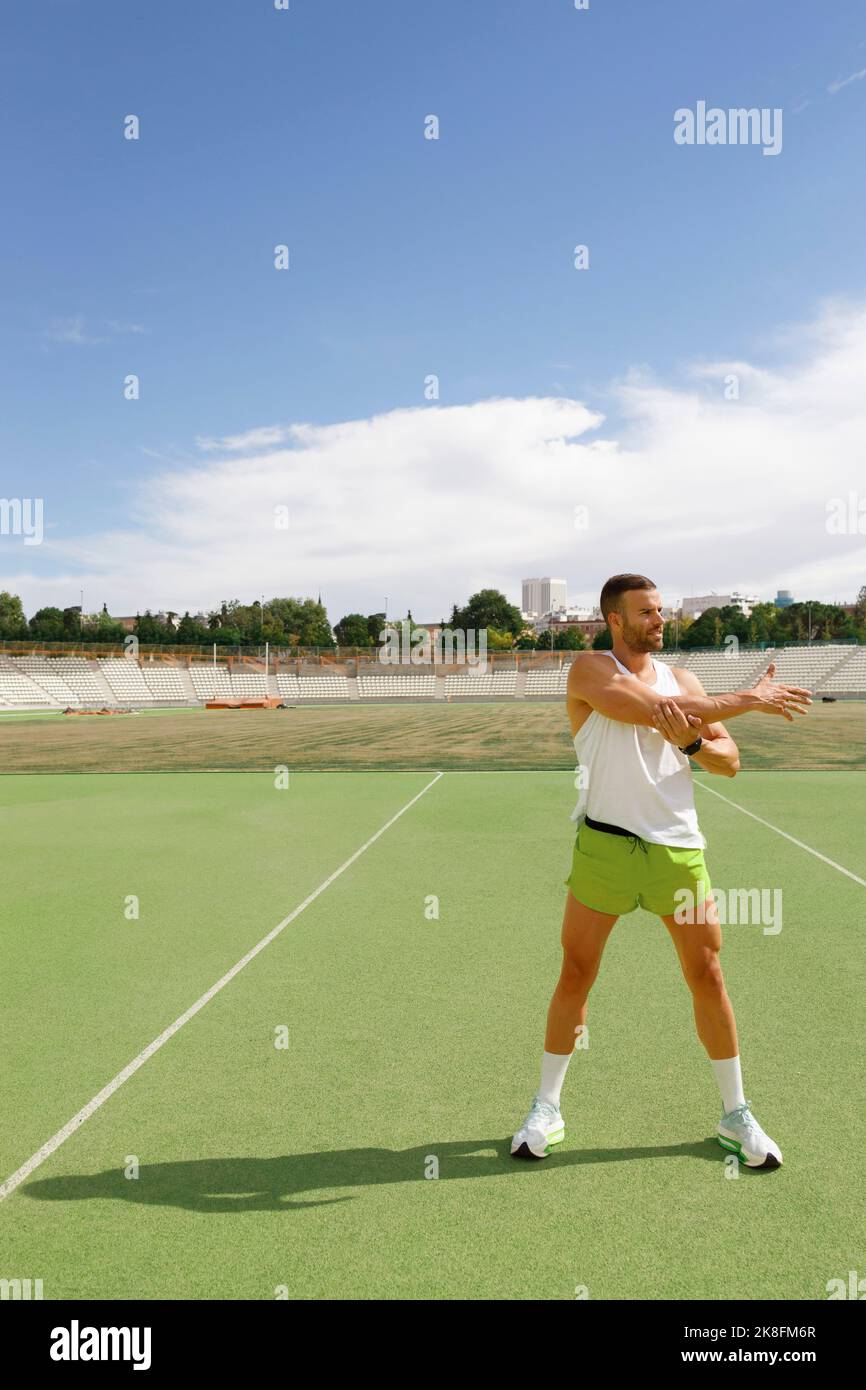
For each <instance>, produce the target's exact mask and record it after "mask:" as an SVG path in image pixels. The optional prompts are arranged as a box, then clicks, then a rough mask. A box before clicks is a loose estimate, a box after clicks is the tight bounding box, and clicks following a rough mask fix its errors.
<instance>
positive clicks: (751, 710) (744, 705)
mask: <svg viewBox="0 0 866 1390" xmlns="http://www.w3.org/2000/svg"><path fill="white" fill-rule="evenodd" d="M775 670H776V667H775V664H774V663H773V662H770V665H769V666H768V667H767V670H766V672H765V673H764V675H763V676H761V678H760V680H759V681H757V682H756V683H755V685H753V686H752V687H751V688H750V689H748V690H734V691H730V692H728V693H726V694H724V695H707V694H706V692H704V694H702V695H698V694H694V693H688V694H685V695H677V697H676V704H677V706H678V708H679V709H681V710H682V712H683V714H685V715H686V716H689V715H695V716H697V718H698V719H699V720H700V725H695V730H696V733H700V732H701V728H702V727H703V726H707V727H708V726H709V725H711V724H713V723H714V722H717V721H718V720H720V719H733V718H734V717H735V716H736V715H740V714H780V715H782V717H783V718H784V719H788V720H793V718H794V715H795V714H805V713H806V711H807V709H808V707H809V705H810V704H811V703H812V697H811V694H810V692H809V691H808V690H802V689H801V688H800V687H799V686H796V685H784V684H782V683H781V682H779V681H774V680H773V676H774V674H775ZM665 698H666V697H665V696H664V695H661V694H657V693H656V691H655V690H654V689H653V687H652V686H651V685H645V684H644V682H643V681H640V680H635V679H634V677H632V676H626V675H624V674H623V672H622V671H619V670H618V669H617V667H616V666H614V664H613V662H612V661H611V660H610V658H609V657H606V656H605V655H604V654H603V653H602V652H580V653H578V655H577V656H576V657H575V658H574V660H573V661H572V663H571V670H570V671H569V673H568V692H567V700H568V701H569V703H570V702H572V701H574V702H575V703H576V704H582V705H589V707H590V708H591V709H595V710H598V712H599V714H603V715H605V716H606V718H608V719H615V720H617V721H618V722H619V723H621V724H643V725H646V726H647V727H648V728H655V727H656V724H655V719H654V717H653V716H654V714H655V710H656V707H657V706H658V705H659V704H661V703H662V702H663V701H664V700H665ZM667 698H668V699H670V697H667Z"/></svg>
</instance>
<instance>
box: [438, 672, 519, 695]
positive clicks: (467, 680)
mask: <svg viewBox="0 0 866 1390" xmlns="http://www.w3.org/2000/svg"><path fill="white" fill-rule="evenodd" d="M516 687H517V671H516V670H510V671H488V672H487V673H485V674H482V673H480V672H476V671H472V672H468V673H467V674H465V675H459V676H454V675H451V676H446V677H445V698H446V699H448V698H451V699H455V698H457V699H459V698H460V697H461V696H462V697H464V698H467V697H468V698H471V699H476V700H477V699H478V698H479V697H481V696H484V697H485V698H487V699H490V698H491V697H493V698H496V699H503V698H506V699H507V698H508V696H512V697H513V696H514V694H515V690H516Z"/></svg>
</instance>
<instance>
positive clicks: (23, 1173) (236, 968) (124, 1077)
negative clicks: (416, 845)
mask: <svg viewBox="0 0 866 1390" xmlns="http://www.w3.org/2000/svg"><path fill="white" fill-rule="evenodd" d="M441 776H442V773H441V772H437V773H436V776H435V777H434V778H433V780H432V782H428V783H427V785H426V787H423V788H422V789H421V791H420V792H418V795H417V796H413V797H412V800H411V801H407V802H406V805H405V806H403V807H401V809H400V810H399V811H398V812H397V814H396V815H395V816H392V817H391V819H390V820H389V821H386V822H385V824H384V825H383V826H382V827H381V829H379V830H377V831H376V833H375V835H371V836H370V838H369V840H367V842H366V843H365V844H363V845H362V846H361V848H360V849H356V850H355V853H354V854H353V855H350V857H349V858H348V859H347V860H346V862H345V863H344V864H341V865H340V867H339V869H335V870H334V872H333V873H332V874H331V875H330V876H329V877H328V878H326V879H325V881H324V883H320V884H319V886H318V888H316V889H315V890H314V891H313V892H312V893H311V894H310V896H309V897H308V898H305V899H304V901H303V902H302V903H301V905H300V907H296V908H295V910H294V911H293V912H290V913H289V915H288V917H284V918H283V920H282V922H278V923H277V925H276V926H275V927H274V928H273V930H272V931H269V932H268V934H267V936H263V937H262V939H261V941H260V942H259V943H258V944H257V945H256V946H253V948H252V950H251V951H247V953H246V955H245V956H242V957H241V959H240V960H239V961H238V962H237V964H236V965H233V966H232V968H231V970H228V971H227V972H226V974H225V975H223V977H222V979H220V980H217V982H216V984H215V985H211V987H210V989H209V990H208V991H207V993H206V994H203V995H202V996H201V998H200V999H197V1000H196V1002H195V1003H194V1004H193V1005H191V1006H190V1008H188V1009H187V1011H186V1013H183V1014H181V1016H180V1018H176V1019H175V1021H174V1023H172V1024H171V1025H170V1026H169V1027H168V1028H166V1029H165V1031H164V1032H162V1033H160V1035H159V1037H158V1038H154V1040H153V1042H151V1043H148V1045H147V1047H146V1048H145V1049H144V1051H143V1052H140V1053H139V1054H138V1056H137V1057H136V1058H134V1060H133V1061H131V1062H130V1063H128V1065H127V1066H125V1067H124V1068H123V1071H119V1072H118V1073H117V1075H116V1076H115V1077H114V1079H113V1080H111V1081H109V1083H108V1085H107V1086H103V1088H102V1090H101V1091H99V1092H98V1093H97V1095H95V1096H94V1097H93V1099H92V1100H89V1101H88V1102H87V1104H86V1105H85V1106H83V1108H82V1109H81V1110H79V1112H78V1114H77V1115H73V1116H72V1119H71V1120H68V1121H67V1123H66V1124H65V1125H64V1126H63V1128H62V1129H59V1130H58V1131H57V1133H56V1134H54V1135H52V1137H51V1138H50V1139H49V1140H47V1142H46V1143H44V1144H43V1145H42V1147H41V1149H37V1151H36V1153H35V1154H33V1155H32V1156H31V1157H30V1158H28V1160H27V1162H26V1163H22V1165H21V1167H20V1168H19V1169H18V1170H17V1172H15V1173H13V1174H12V1176H11V1177H8V1178H7V1179H6V1181H5V1182H4V1183H2V1184H0V1202H2V1201H3V1199H4V1198H5V1197H8V1196H9V1194H10V1193H11V1192H14V1191H15V1189H16V1187H18V1186H19V1185H20V1184H21V1183H22V1182H24V1181H25V1180H26V1179H27V1178H29V1177H30V1174H31V1173H32V1172H34V1171H35V1169H37V1168H38V1167H39V1166H40V1164H42V1163H44V1162H45V1160H46V1158H50V1157H51V1155H52V1154H53V1153H54V1152H55V1151H56V1150H57V1149H59V1148H60V1145H61V1144H63V1143H65V1142H66V1140H67V1139H68V1138H69V1136H70V1135H71V1134H74V1133H75V1131H76V1129H78V1128H79V1127H80V1126H81V1125H83V1124H84V1122H85V1120H89V1119H90V1116H91V1115H93V1114H94V1113H95V1112H96V1111H97V1110H98V1109H99V1107H100V1106H101V1105H104V1104H105V1102H106V1101H107V1100H109V1099H110V1098H111V1096H113V1095H114V1093H115V1091H117V1090H119V1089H120V1087H121V1086H122V1085H123V1083H124V1081H128V1080H129V1078H130V1077H131V1076H132V1075H133V1074H134V1073H135V1072H137V1071H138V1069H139V1067H143V1066H144V1064H145V1062H146V1061H147V1060H148V1058H149V1057H152V1056H153V1054H154V1053H155V1052H158V1051H159V1049H160V1048H161V1047H162V1046H163V1045H164V1044H165V1043H167V1042H168V1041H169V1039H170V1038H173V1037H174V1035H175V1033H177V1032H179V1030H180V1029H181V1028H182V1027H183V1025H184V1024H185V1023H189V1020H190V1019H191V1018H194V1017H195V1015H196V1014H197V1013H198V1012H199V1010H200V1009H203V1008H204V1006H205V1004H209V1003H210V1001H211V999H213V997H214V995H216V994H219V992H220V990H221V989H224V988H225V986H226V985H227V984H229V982H230V981H231V980H233V979H234V978H235V976H236V975H239V974H240V972H241V971H242V970H243V968H244V966H245V965H249V963H250V961H251V960H253V959H254V958H255V957H256V956H257V955H258V954H259V952H260V951H263V950H264V949H265V947H266V946H269V945H270V943H271V942H272V941H273V940H274V938H275V937H277V936H279V934H280V932H281V931H283V930H284V928H286V927H287V926H289V924H290V923H291V922H294V920H295V918H296V917H300V915H301V913H302V912H303V911H304V910H305V909H306V908H308V907H309V906H310V904H311V903H313V902H315V901H316V898H318V897H319V895H320V894H321V893H324V891H325V889H326V888H329V887H330V886H331V884H332V883H333V882H334V881H335V879H338V878H339V877H340V875H341V874H343V873H345V872H346V870H347V869H348V868H349V867H350V866H351V865H352V864H354V862H355V860H356V859H359V858H360V857H361V855H362V854H363V853H364V852H365V850H368V849H369V848H370V846H371V845H374V844H375V843H376V841H377V840H378V839H379V838H380V836H382V835H384V834H385V831H386V830H389V829H390V828H391V826H392V825H393V824H394V822H395V821H398V820H399V819H400V817H401V816H403V815H405V814H406V812H407V811H408V810H409V809H410V807H412V806H414V805H415V802H416V801H418V800H420V798H421V797H422V796H423V795H424V793H425V792H428V791H429V790H430V788H431V787H433V786H435V785H436V783H437V782H438V781H439V778H440V777H441Z"/></svg>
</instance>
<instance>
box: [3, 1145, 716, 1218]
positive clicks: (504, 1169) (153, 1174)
mask: <svg viewBox="0 0 866 1390" xmlns="http://www.w3.org/2000/svg"><path fill="white" fill-rule="evenodd" d="M724 1157H725V1155H724V1152H723V1151H722V1149H721V1148H720V1147H719V1145H718V1144H717V1143H716V1141H715V1140H713V1139H705V1140H702V1141H699V1142H696V1143H690V1144H662V1145H656V1146H645V1147H642V1148H637V1147H636V1148H623V1149H569V1150H566V1151H564V1152H563V1151H560V1152H558V1153H554V1154H551V1156H550V1157H549V1158H547V1159H545V1160H544V1161H543V1162H538V1161H533V1160H523V1159H514V1158H512V1157H511V1154H510V1140H508V1139H505V1140H503V1139H501V1138H496V1139H466V1140H456V1141H452V1142H449V1143H444V1144H436V1143H431V1144H423V1145H418V1146H417V1147H416V1148H411V1149H396V1150H395V1149H374V1148H366V1149H341V1150H336V1151H334V1152H325V1153H302V1154H286V1155H285V1156H283V1157H280V1158H200V1159H189V1160H186V1161H183V1162H180V1161H179V1162H176V1163H151V1164H148V1163H143V1164H142V1165H141V1170H140V1176H139V1177H138V1178H135V1179H133V1178H126V1177H124V1175H123V1171H122V1170H121V1169H109V1170H107V1171H105V1172H102V1173H86V1174H74V1173H71V1174H67V1175H66V1176H59V1177H55V1178H42V1179H41V1180H38V1181H35V1182H30V1183H28V1184H27V1186H26V1187H25V1188H24V1189H23V1193H24V1195H26V1196H28V1197H32V1198H35V1199H37V1200H39V1201H51V1202H81V1201H104V1200H106V1199H112V1198H113V1199H116V1200H119V1201H123V1202H139V1203H142V1204H144V1205H145V1206H147V1205H154V1206H168V1207H183V1208H184V1209H185V1210H187V1211H209V1212H227V1211H242V1212H243V1211H283V1210H286V1209H295V1210H298V1209H302V1208H304V1207H320V1206H330V1205H334V1204H335V1203H338V1202H350V1201H353V1200H354V1198H353V1197H351V1196H336V1197H324V1198H318V1199H315V1200H312V1201H304V1200H296V1199H297V1198H299V1197H300V1196H301V1194H302V1193H306V1192H326V1191H328V1190H329V1189H340V1190H344V1189H346V1188H364V1187H378V1186H381V1185H382V1184H386V1183H404V1182H418V1181H421V1182H423V1181H425V1172H426V1171H429V1168H430V1160H431V1158H435V1159H437V1160H438V1163H439V1180H440V1181H442V1180H445V1181H453V1180H454V1179H461V1180H462V1179H466V1178H495V1177H504V1176H506V1175H508V1176H511V1177H513V1178H515V1179H516V1180H519V1181H529V1182H531V1181H538V1180H541V1181H543V1180H544V1177H543V1175H544V1174H548V1175H550V1176H552V1175H555V1174H556V1173H558V1172H560V1171H561V1170H562V1169H563V1168H579V1167H582V1166H583V1165H584V1164H588V1163H624V1162H630V1161H632V1160H637V1161H645V1160H647V1159H653V1158H699V1159H703V1160H705V1161H708V1162H713V1163H721V1162H723V1161H724Z"/></svg>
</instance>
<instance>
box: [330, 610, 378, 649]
mask: <svg viewBox="0 0 866 1390" xmlns="http://www.w3.org/2000/svg"><path fill="white" fill-rule="evenodd" d="M380 630H381V629H380ZM334 636H335V637H336V639H337V642H338V644H339V645H340V646H341V647H372V645H373V637H372V635H371V633H370V619H369V618H365V617H364V615H363V613H347V614H346V616H345V617H344V618H341V619H340V621H339V622H338V623H336V624H335V625H334Z"/></svg>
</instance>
